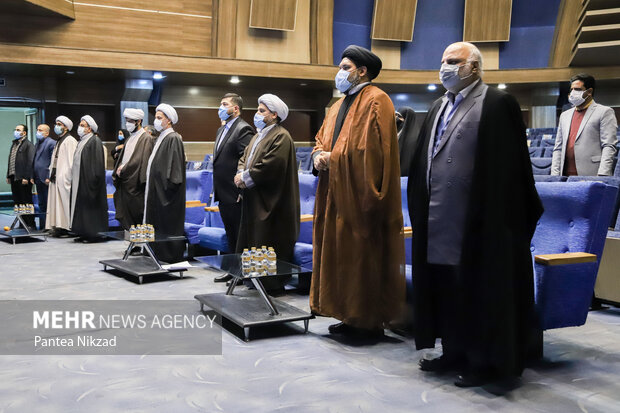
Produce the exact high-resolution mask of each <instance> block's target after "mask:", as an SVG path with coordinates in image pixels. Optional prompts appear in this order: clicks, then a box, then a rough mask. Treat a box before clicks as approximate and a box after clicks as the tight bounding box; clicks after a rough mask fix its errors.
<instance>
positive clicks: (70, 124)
mask: <svg viewBox="0 0 620 413" xmlns="http://www.w3.org/2000/svg"><path fill="white" fill-rule="evenodd" d="M58 122H60V123H62V125H60V126H64V127H65V128H66V129H67V131H70V130H71V129H73V122H71V119H69V118H68V117H66V116H64V115H60V116H59V117H57V118H56V124H58ZM56 135H61V134H60V133H58V132H56Z"/></svg>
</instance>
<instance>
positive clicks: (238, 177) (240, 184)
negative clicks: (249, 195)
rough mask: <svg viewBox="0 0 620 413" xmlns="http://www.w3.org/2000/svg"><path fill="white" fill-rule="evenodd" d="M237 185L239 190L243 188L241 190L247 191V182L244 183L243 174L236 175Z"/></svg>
mask: <svg viewBox="0 0 620 413" xmlns="http://www.w3.org/2000/svg"><path fill="white" fill-rule="evenodd" d="M234 181H235V185H236V186H237V188H241V189H245V188H246V186H245V182H243V177H242V173H238V174H237V175H235V179H234Z"/></svg>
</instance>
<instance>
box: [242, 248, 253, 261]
mask: <svg viewBox="0 0 620 413" xmlns="http://www.w3.org/2000/svg"><path fill="white" fill-rule="evenodd" d="M251 260H252V256H251V255H250V251H248V249H247V248H244V249H243V252H242V253H241V263H243V264H246V263H247V264H249V263H250V261H251Z"/></svg>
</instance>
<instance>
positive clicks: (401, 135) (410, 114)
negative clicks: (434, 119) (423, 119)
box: [396, 106, 418, 176]
mask: <svg viewBox="0 0 620 413" xmlns="http://www.w3.org/2000/svg"><path fill="white" fill-rule="evenodd" d="M414 126H415V112H414V110H413V109H411V108H410V107H408V106H402V107H400V108H398V110H397V111H396V127H397V128H398V150H399V152H400V176H409V167H410V165H411V161H412V158H413V152H414V151H415V145H416V142H417V141H418V136H417V132H416V131H415V129H414Z"/></svg>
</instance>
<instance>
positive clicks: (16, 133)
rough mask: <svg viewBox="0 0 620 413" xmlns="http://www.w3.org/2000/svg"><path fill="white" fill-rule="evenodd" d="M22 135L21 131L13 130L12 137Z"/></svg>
mask: <svg viewBox="0 0 620 413" xmlns="http://www.w3.org/2000/svg"><path fill="white" fill-rule="evenodd" d="M21 137H22V133H21V132H18V131H13V139H15V140H17V139H19V138H21Z"/></svg>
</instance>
